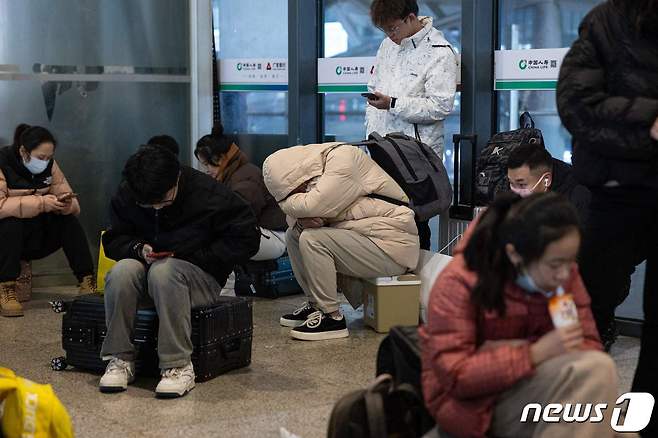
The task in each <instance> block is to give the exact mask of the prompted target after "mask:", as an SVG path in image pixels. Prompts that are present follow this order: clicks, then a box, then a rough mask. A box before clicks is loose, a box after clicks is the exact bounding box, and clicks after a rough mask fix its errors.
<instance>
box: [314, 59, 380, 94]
mask: <svg viewBox="0 0 658 438" xmlns="http://www.w3.org/2000/svg"><path fill="white" fill-rule="evenodd" d="M375 60H376V58H375V57H374V56H368V57H349V58H320V59H318V92H320V93H363V92H366V91H368V86H367V84H368V81H370V77H371V76H372V74H373V73H374V71H375Z"/></svg>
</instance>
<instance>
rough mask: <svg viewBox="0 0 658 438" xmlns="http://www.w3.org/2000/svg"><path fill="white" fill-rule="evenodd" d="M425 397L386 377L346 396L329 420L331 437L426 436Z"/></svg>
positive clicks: (409, 386) (380, 437) (380, 377)
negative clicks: (424, 423)
mask: <svg viewBox="0 0 658 438" xmlns="http://www.w3.org/2000/svg"><path fill="white" fill-rule="evenodd" d="M424 412H425V406H424V403H423V400H422V397H420V395H419V394H418V392H417V391H416V390H415V389H414V388H413V387H412V386H411V385H409V384H401V385H396V384H395V383H394V381H393V378H392V377H391V376H390V375H388V374H382V375H381V376H379V377H377V379H376V380H375V381H374V382H373V383H372V384H371V385H370V386H369V387H368V388H367V389H360V390H358V391H354V392H351V393H349V394H347V395H345V396H343V397H342V398H341V399H340V400H338V402H337V403H336V404H335V405H334V408H333V410H332V411H331V417H330V419H329V430H328V432H327V437H328V438H386V437H389V436H390V437H396V438H416V437H420V436H422V435H423V433H424V432H425V430H424V429H423V414H424Z"/></svg>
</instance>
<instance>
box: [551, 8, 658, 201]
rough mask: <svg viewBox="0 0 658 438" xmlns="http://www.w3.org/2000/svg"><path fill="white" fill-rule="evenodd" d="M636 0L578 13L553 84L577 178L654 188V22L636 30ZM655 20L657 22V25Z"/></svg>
mask: <svg viewBox="0 0 658 438" xmlns="http://www.w3.org/2000/svg"><path fill="white" fill-rule="evenodd" d="M636 5H637V2H629V1H611V0H609V1H607V2H605V3H603V4H601V5H599V6H598V7H596V8H594V9H593V10H592V11H591V12H590V13H589V14H588V15H587V16H586V17H585V18H584V20H583V22H582V23H581V25H580V29H579V38H578V39H577V40H576V42H575V43H574V44H573V46H572V47H571V50H570V51H569V53H568V54H567V56H566V57H565V59H564V63H563V64H562V69H561V71H560V78H559V82H558V88H557V105H558V111H559V113H560V117H561V118H562V123H563V124H564V126H566V128H567V129H568V130H569V132H570V133H571V134H572V136H573V165H574V172H575V177H576V179H577V180H578V181H579V182H580V183H582V184H585V185H586V186H589V187H600V186H603V185H605V184H606V183H609V182H611V181H616V182H617V183H619V184H621V185H622V186H636V187H638V186H641V187H651V188H657V189H658V142H656V141H655V140H653V139H652V138H651V136H650V130H651V126H652V125H653V124H654V122H655V121H656V119H658V30H655V29H654V31H653V32H654V34H653V35H647V34H643V35H641V34H639V33H638V32H637V31H636V28H635V26H634V23H635V21H636V20H637V17H638V14H639V13H640V11H639V10H638V9H637V6H636ZM657 28H658V27H657Z"/></svg>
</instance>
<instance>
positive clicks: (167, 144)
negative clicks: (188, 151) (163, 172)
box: [147, 134, 180, 156]
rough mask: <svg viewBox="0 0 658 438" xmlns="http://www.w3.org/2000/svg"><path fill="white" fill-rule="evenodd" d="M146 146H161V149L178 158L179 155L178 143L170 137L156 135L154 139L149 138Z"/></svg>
mask: <svg viewBox="0 0 658 438" xmlns="http://www.w3.org/2000/svg"><path fill="white" fill-rule="evenodd" d="M147 144H149V145H151V146H162V147H163V148H165V149H167V150H168V151H169V152H171V153H172V154H174V155H176V156H178V154H179V153H180V147H179V146H178V142H177V141H176V139H174V137H172V136H171V135H166V134H162V135H156V136H154V137H151V138H150V139H149V141H148V142H147Z"/></svg>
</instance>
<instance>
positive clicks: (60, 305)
mask: <svg viewBox="0 0 658 438" xmlns="http://www.w3.org/2000/svg"><path fill="white" fill-rule="evenodd" d="M50 306H51V307H52V308H53V312H55V313H62V312H64V310H65V309H64V301H62V300H55V301H51V302H50Z"/></svg>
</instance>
